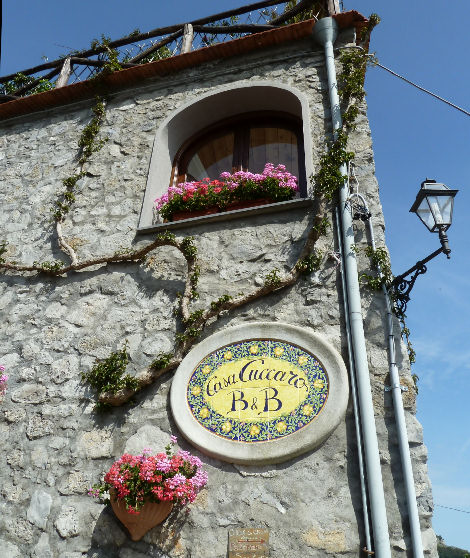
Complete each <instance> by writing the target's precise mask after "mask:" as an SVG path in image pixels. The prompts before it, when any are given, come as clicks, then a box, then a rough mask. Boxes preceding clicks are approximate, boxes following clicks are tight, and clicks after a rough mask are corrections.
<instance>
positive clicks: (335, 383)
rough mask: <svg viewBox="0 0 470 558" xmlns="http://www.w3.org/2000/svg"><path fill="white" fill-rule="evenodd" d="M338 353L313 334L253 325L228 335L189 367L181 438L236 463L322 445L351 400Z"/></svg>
mask: <svg viewBox="0 0 470 558" xmlns="http://www.w3.org/2000/svg"><path fill="white" fill-rule="evenodd" d="M347 386H348V384H347V376H346V370H345V368H344V364H343V361H342V359H341V356H340V355H339V354H338V353H337V352H336V350H335V349H334V348H333V347H332V346H331V345H329V344H328V343H326V342H325V341H324V340H322V339H321V338H320V337H318V336H317V335H315V334H314V333H313V332H309V331H306V330H305V329H301V328H298V327H296V326H290V325H287V324H278V323H264V322H263V323H255V324H245V325H242V326H237V327H234V328H229V329H227V330H223V331H221V332H219V333H216V334H215V335H212V336H211V337H209V338H208V339H206V340H205V341H203V342H202V343H200V344H199V345H198V346H196V347H195V348H194V349H193V350H192V351H191V352H190V353H189V354H188V355H187V356H186V357H185V359H184V360H183V362H182V363H181V365H180V367H179V368H178V371H177V373H176V375H175V378H174V380H173V385H172V391H171V404H172V411H173V414H174V417H175V420H176V422H177V425H178V427H179V429H180V430H181V431H182V433H183V435H184V436H185V437H186V438H187V439H188V440H189V441H190V442H191V443H193V444H194V445H195V446H197V447H198V448H200V449H201V450H202V451H204V452H206V453H208V454H209V455H212V456H214V457H218V458H220V459H224V460H226V461H231V462H235V463H255V462H259V463H268V462H276V461H283V460H285V459H288V458H290V457H293V456H295V455H299V454H300V453H303V452H304V451H307V450H308V449H311V448H312V447H315V445H318V444H319V443H320V442H321V441H323V440H324V439H325V437H326V436H328V435H329V433H330V432H331V431H332V430H333V429H334V428H335V427H336V426H337V424H338V422H339V420H341V418H342V417H343V415H344V412H345V410H346V405H347V398H348V387H347Z"/></svg>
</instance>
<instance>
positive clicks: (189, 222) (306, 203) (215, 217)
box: [137, 198, 312, 234]
mask: <svg viewBox="0 0 470 558" xmlns="http://www.w3.org/2000/svg"><path fill="white" fill-rule="evenodd" d="M311 205H312V199H311V198H299V199H295V200H288V201H284V202H276V203H269V204H266V205H258V206H256V207H248V208H245V209H235V210H233V211H223V212H221V213H214V214H212V215H203V216H200V217H192V218H191V219H184V220H182V221H170V222H168V223H157V224H155V225H150V226H148V227H140V228H138V229H137V234H148V233H152V232H160V231H162V230H174V229H185V228H187V227H193V226H195V225H199V224H206V223H216V222H220V221H230V220H232V219H239V218H241V217H254V216H256V215H262V214H263V213H276V212H278V211H288V210H293V209H300V208H301V207H310V206H311Z"/></svg>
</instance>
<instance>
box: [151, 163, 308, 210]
mask: <svg viewBox="0 0 470 558" xmlns="http://www.w3.org/2000/svg"><path fill="white" fill-rule="evenodd" d="M298 189H299V187H298V184H297V178H296V177H295V176H294V175H292V174H291V173H290V172H288V171H287V170H286V167H285V166H284V165H277V166H274V165H273V164H272V163H266V165H265V167H264V170H263V172H262V173H252V172H248V171H237V172H235V173H233V174H232V173H230V172H223V173H221V175H220V180H210V178H204V179H203V180H199V181H195V182H183V183H181V184H177V185H176V186H170V187H169V188H168V191H167V192H166V193H165V194H163V196H161V197H159V198H157V199H156V200H155V209H156V210H157V211H158V212H159V213H160V214H161V215H162V216H163V217H164V218H171V217H172V215H173V213H175V212H177V211H197V210H200V209H203V208H206V207H218V208H219V209H224V208H226V207H227V206H228V205H229V204H230V203H232V202H237V201H240V200H247V199H249V200H253V199H263V198H267V199H271V200H272V201H284V200H287V199H291V198H293V197H294V195H295V192H297V191H298Z"/></svg>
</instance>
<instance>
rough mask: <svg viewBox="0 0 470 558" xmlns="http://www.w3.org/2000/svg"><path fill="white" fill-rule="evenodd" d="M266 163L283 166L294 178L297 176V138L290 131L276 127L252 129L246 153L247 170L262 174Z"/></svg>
mask: <svg viewBox="0 0 470 558" xmlns="http://www.w3.org/2000/svg"><path fill="white" fill-rule="evenodd" d="M266 163H273V164H274V165H279V164H282V165H285V167H286V169H287V170H288V171H289V172H290V173H291V174H293V175H294V176H297V177H298V176H299V158H298V146H297V137H296V134H295V133H294V132H292V131H291V130H286V129H285V128H277V127H252V128H251V129H250V146H249V151H248V170H249V171H250V172H254V173H261V172H263V169H264V165H265V164H266Z"/></svg>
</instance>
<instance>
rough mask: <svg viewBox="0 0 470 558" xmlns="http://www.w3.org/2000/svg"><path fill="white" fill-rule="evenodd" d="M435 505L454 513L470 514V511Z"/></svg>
mask: <svg viewBox="0 0 470 558" xmlns="http://www.w3.org/2000/svg"><path fill="white" fill-rule="evenodd" d="M434 505H435V506H438V507H439V508H445V509H446V510H454V511H458V512H462V513H470V511H467V510H459V509H458V508H451V507H449V506H441V504H434Z"/></svg>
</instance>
